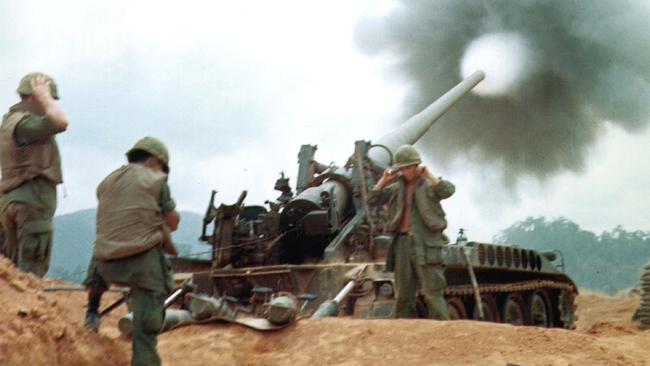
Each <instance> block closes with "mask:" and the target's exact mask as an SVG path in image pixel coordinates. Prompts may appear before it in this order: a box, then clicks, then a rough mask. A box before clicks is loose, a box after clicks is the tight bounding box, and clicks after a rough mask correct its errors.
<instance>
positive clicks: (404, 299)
mask: <svg viewBox="0 0 650 366" xmlns="http://www.w3.org/2000/svg"><path fill="white" fill-rule="evenodd" d="M396 240H397V242H396V243H395V292H396V298H395V312H394V313H395V317H397V318H417V317H418V313H417V310H416V306H415V304H416V291H417V289H418V288H419V289H420V292H421V293H422V296H423V297H424V301H425V303H426V306H427V312H428V314H427V315H428V318H430V319H438V320H448V319H449V313H448V310H447V302H446V301H445V297H444V293H443V291H444V289H445V287H447V281H446V280H445V267H444V264H443V263H435V264H430V263H427V260H426V258H419V256H418V252H419V251H418V250H416V248H415V245H417V242H416V240H415V238H414V237H413V236H412V235H400V236H398V237H397V239H396Z"/></svg>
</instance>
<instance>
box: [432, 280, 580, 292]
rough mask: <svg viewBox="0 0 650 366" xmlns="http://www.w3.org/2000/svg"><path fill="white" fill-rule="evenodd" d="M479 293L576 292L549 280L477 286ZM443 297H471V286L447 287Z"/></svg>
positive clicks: (570, 285)
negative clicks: (542, 290) (556, 290)
mask: <svg viewBox="0 0 650 366" xmlns="http://www.w3.org/2000/svg"><path fill="white" fill-rule="evenodd" d="M478 288H479V292H480V293H482V294H483V293H492V294H494V293H507V292H523V291H532V290H539V289H558V290H566V291H569V292H576V291H575V288H574V287H573V285H572V284H570V283H566V282H558V281H549V280H532V281H523V282H515V283H506V284H479V286H478ZM445 295H448V296H471V295H474V287H472V285H461V286H447V288H446V289H445Z"/></svg>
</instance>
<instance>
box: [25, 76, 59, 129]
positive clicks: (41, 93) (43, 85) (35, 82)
mask: <svg viewBox="0 0 650 366" xmlns="http://www.w3.org/2000/svg"><path fill="white" fill-rule="evenodd" d="M31 84H32V95H33V96H34V99H35V100H36V102H37V103H38V104H40V105H41V107H42V109H43V111H45V117H47V119H48V121H50V122H51V123H53V124H54V126H56V128H57V129H58V130H59V132H61V131H65V130H66V129H67V128H68V118H67V117H66V116H65V113H63V109H61V106H59V104H58V103H57V102H56V100H54V98H53V97H52V94H51V93H50V85H49V84H48V82H47V81H46V80H45V77H44V76H43V75H39V76H37V77H35V78H34V79H32V81H31Z"/></svg>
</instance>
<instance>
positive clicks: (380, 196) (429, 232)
mask: <svg viewBox="0 0 650 366" xmlns="http://www.w3.org/2000/svg"><path fill="white" fill-rule="evenodd" d="M406 184H407V183H406V181H404V180H403V179H400V180H399V181H397V182H395V183H392V184H390V185H388V186H386V187H384V189H383V190H381V191H372V190H371V191H370V193H369V197H368V201H369V203H370V204H372V205H377V204H388V205H389V215H390V216H389V220H388V221H389V222H388V231H389V232H391V233H392V234H394V235H397V234H399V233H398V231H399V227H400V224H401V223H402V218H403V216H404V212H403V210H404V208H405V206H406V205H405V202H404V197H405V191H406ZM454 191H455V187H454V185H453V184H452V183H451V182H449V181H446V180H442V179H441V180H440V182H439V183H438V184H437V185H435V186H434V185H433V184H432V183H431V181H430V180H429V179H427V178H424V177H422V178H418V182H417V186H416V188H415V194H414V195H413V201H414V202H412V204H411V217H410V223H411V228H410V232H409V233H407V235H412V236H413V237H414V242H415V248H414V249H415V253H416V261H417V263H418V264H419V265H424V264H442V263H443V262H444V258H443V254H442V246H443V245H444V239H443V235H442V231H443V230H444V229H445V228H446V227H447V221H446V220H445V213H444V211H443V210H442V206H440V200H442V199H445V198H448V197H450V196H451V195H452V194H453V193H454ZM432 224H433V225H432ZM395 243H396V240H393V243H392V244H391V246H390V248H389V250H388V255H387V257H386V270H387V271H393V270H394V268H395Z"/></svg>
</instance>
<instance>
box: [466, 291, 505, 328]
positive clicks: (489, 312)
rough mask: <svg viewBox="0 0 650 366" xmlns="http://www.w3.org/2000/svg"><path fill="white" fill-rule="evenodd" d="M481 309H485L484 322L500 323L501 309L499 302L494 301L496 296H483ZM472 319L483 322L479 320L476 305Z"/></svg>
mask: <svg viewBox="0 0 650 366" xmlns="http://www.w3.org/2000/svg"><path fill="white" fill-rule="evenodd" d="M481 307H482V308H483V317H484V318H483V320H484V321H486V322H495V323H498V322H499V319H500V316H499V308H498V307H497V302H496V301H495V300H494V296H492V295H491V294H483V295H481ZM472 319H475V320H481V319H479V312H478V306H476V304H475V305H474V311H473V312H472Z"/></svg>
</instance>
